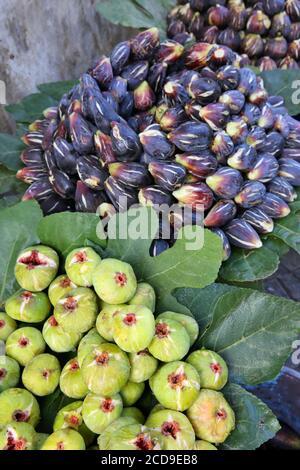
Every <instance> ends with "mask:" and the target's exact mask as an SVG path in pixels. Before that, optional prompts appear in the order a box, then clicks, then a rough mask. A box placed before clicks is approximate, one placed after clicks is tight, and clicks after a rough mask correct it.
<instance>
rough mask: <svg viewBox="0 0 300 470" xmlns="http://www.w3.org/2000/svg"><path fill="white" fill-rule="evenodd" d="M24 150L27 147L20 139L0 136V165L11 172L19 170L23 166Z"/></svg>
mask: <svg viewBox="0 0 300 470" xmlns="http://www.w3.org/2000/svg"><path fill="white" fill-rule="evenodd" d="M24 148H25V145H24V144H23V142H22V141H21V140H20V139H19V138H18V137H15V136H13V135H10V134H0V163H1V164H2V165H4V166H6V168H8V169H9V170H13V171H16V170H18V169H19V168H21V167H22V166H23V165H22V162H21V160H20V153H21V152H22V150H24Z"/></svg>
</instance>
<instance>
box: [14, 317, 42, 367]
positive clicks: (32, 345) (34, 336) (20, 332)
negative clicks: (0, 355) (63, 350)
mask: <svg viewBox="0 0 300 470" xmlns="http://www.w3.org/2000/svg"><path fill="white" fill-rule="evenodd" d="M45 349H46V343H45V341H44V338H43V335H42V333H41V332H40V331H39V330H38V329H37V328H33V327H31V326H25V327H23V328H19V329H17V330H15V331H14V332H13V333H12V334H11V335H10V336H9V337H8V338H7V341H6V353H7V354H8V355H9V356H10V357H12V358H13V359H15V360H16V361H17V362H18V363H19V364H20V365H21V366H26V364H28V363H29V362H30V361H31V360H32V359H33V358H34V357H35V356H36V355H38V354H41V353H43V352H44V351H45Z"/></svg>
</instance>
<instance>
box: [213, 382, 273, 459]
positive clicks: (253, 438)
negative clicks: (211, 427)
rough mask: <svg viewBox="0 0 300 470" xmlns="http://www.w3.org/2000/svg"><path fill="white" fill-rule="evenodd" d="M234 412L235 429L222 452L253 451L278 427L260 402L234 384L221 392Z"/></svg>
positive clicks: (266, 408) (269, 412)
mask: <svg viewBox="0 0 300 470" xmlns="http://www.w3.org/2000/svg"><path fill="white" fill-rule="evenodd" d="M222 392H223V393H224V395H225V397H226V399H227V400H228V402H229V403H230V405H231V406H232V408H233V410H234V412H235V418H236V428H235V430H234V431H233V432H232V434H231V435H230V436H229V438H228V439H226V441H225V443H224V444H223V445H222V446H221V448H222V449H224V450H254V449H257V448H258V447H260V446H261V445H262V444H263V443H264V442H266V441H268V440H269V439H272V437H274V436H275V434H276V433H277V432H278V431H279V429H280V425H279V422H278V421H277V419H276V417H275V416H274V414H273V413H272V411H271V410H270V409H269V408H268V407H267V405H265V404H264V403H263V402H262V401H261V400H259V399H258V398H257V397H255V396H254V395H252V394H251V393H249V392H247V391H246V390H244V389H243V388H242V387H240V386H239V385H236V384H229V385H227V386H226V387H225V389H224V390H222Z"/></svg>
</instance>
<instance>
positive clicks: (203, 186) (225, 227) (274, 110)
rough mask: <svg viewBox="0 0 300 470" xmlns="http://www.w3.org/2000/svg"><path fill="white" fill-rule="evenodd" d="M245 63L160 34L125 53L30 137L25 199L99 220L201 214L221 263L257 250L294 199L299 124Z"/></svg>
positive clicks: (123, 47) (97, 68)
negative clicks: (174, 208) (179, 209)
mask: <svg viewBox="0 0 300 470" xmlns="http://www.w3.org/2000/svg"><path fill="white" fill-rule="evenodd" d="M238 63H239V57H238V56H237V54H236V53H235V52H233V51H232V50H231V49H229V48H228V47H226V46H223V45H216V44H214V45H211V44H208V43H196V44H194V45H192V46H189V47H184V46H183V45H182V44H180V43H179V42H176V41H174V40H166V41H164V42H160V40H159V33H158V30H157V29H156V28H152V29H150V30H148V31H144V32H142V33H140V34H138V35H137V36H136V37H135V38H133V39H132V40H130V41H126V42H122V43H120V44H118V45H117V46H116V47H115V48H114V49H113V51H112V53H111V55H110V57H104V56H103V57H101V58H100V59H99V61H98V62H97V63H95V64H94V65H93V67H91V69H90V70H89V71H88V72H87V73H85V74H83V75H82V77H81V79H80V82H79V83H78V85H76V86H75V87H74V88H73V89H72V90H71V91H70V92H69V93H68V94H66V95H64V96H63V97H62V99H61V101H60V102H59V104H58V106H57V107H53V108H50V109H47V110H45V112H44V118H43V119H41V120H38V121H35V122H34V123H33V124H32V125H31V126H30V129H29V132H28V133H27V134H26V135H25V136H24V137H23V140H24V142H25V144H26V145H27V146H28V148H27V149H26V150H25V151H24V152H23V153H22V155H21V159H22V161H23V162H24V163H25V165H26V166H25V167H24V168H23V169H21V170H20V171H19V172H18V174H17V177H18V178H19V179H21V180H22V181H25V182H26V183H28V184H30V186H29V188H28V190H27V191H26V193H25V195H24V200H28V199H36V200H37V201H38V202H39V203H40V205H41V207H42V209H43V211H44V213H45V214H51V213H55V212H60V211H66V210H77V211H83V212H96V211H97V210H98V213H99V214H100V216H105V215H107V214H108V213H112V212H114V211H116V210H117V211H119V210H126V209H127V208H129V207H130V206H131V205H133V204H136V203H140V204H142V205H147V206H151V205H154V204H155V205H156V204H159V205H160V204H168V205H172V204H173V203H178V204H180V205H182V206H184V205H189V206H192V207H195V206H197V205H199V204H200V205H202V206H203V207H204V210H205V213H204V225H205V227H207V228H209V229H211V230H213V231H215V232H216V233H217V234H218V235H219V236H220V237H221V238H222V239H223V242H224V259H227V258H228V257H229V256H230V247H231V245H233V246H237V247H241V248H245V249H253V248H259V247H260V246H261V245H262V242H261V239H260V236H261V235H264V234H267V233H270V232H272V230H273V226H274V222H273V219H278V218H281V217H285V216H287V215H288V214H289V212H290V208H289V203H290V202H292V201H294V200H295V199H296V197H297V193H296V191H295V189H294V187H295V186H300V123H299V122H298V121H296V120H295V119H293V118H292V117H291V116H289V115H288V112H287V110H286V108H285V107H284V100H283V99H282V98H281V97H278V96H268V93H267V91H266V90H265V88H264V84H263V81H262V79H261V78H260V77H257V76H256V75H255V73H254V72H253V71H252V70H250V69H247V68H241V69H240V68H239V67H238ZM124 201H125V204H124ZM163 243H164V244H163V247H164V248H166V247H167V246H168V244H167V242H166V241H164V242H163ZM159 251H160V250H159V249H157V251H156V250H154V253H155V254H157V253H158V252H159Z"/></svg>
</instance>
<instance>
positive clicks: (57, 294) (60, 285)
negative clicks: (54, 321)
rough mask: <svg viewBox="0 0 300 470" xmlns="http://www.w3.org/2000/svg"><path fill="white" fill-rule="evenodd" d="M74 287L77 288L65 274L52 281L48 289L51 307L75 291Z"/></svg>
mask: <svg viewBox="0 0 300 470" xmlns="http://www.w3.org/2000/svg"><path fill="white" fill-rule="evenodd" d="M76 287H78V286H77V284H75V283H74V282H72V281H71V279H70V278H69V277H68V276H67V275H66V274H62V275H61V276H58V277H57V278H56V279H54V281H53V282H51V284H50V286H49V289H48V297H49V300H50V302H51V304H52V305H53V307H55V305H56V304H57V302H58V301H59V300H60V299H61V298H62V297H64V296H65V295H66V294H68V293H69V292H70V291H72V290H74V289H76Z"/></svg>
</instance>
